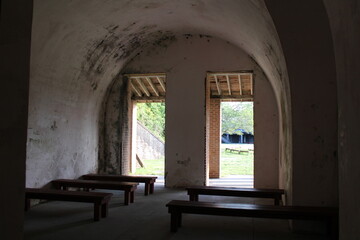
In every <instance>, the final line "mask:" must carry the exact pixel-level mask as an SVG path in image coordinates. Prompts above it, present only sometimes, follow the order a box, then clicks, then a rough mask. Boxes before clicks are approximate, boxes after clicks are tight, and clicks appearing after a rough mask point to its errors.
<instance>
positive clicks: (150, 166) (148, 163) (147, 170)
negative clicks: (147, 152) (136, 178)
mask: <svg viewBox="0 0 360 240" xmlns="http://www.w3.org/2000/svg"><path fill="white" fill-rule="evenodd" d="M142 162H143V164H144V166H145V167H144V168H141V167H138V168H136V172H135V174H136V175H160V176H163V175H164V167H165V166H164V165H165V162H164V158H161V159H144V160H142Z"/></svg>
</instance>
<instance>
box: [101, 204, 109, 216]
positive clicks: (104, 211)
mask: <svg viewBox="0 0 360 240" xmlns="http://www.w3.org/2000/svg"><path fill="white" fill-rule="evenodd" d="M108 213H109V205H108V203H103V204H102V205H101V217H103V218H106V217H107V216H108Z"/></svg>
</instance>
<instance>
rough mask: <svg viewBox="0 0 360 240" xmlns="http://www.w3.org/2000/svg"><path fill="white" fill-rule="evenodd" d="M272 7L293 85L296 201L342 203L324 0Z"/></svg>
mask: <svg viewBox="0 0 360 240" xmlns="http://www.w3.org/2000/svg"><path fill="white" fill-rule="evenodd" d="M267 5H268V8H269V11H270V14H271V15H272V17H273V19H274V23H275V26H276V27H277V31H278V34H279V37H280V41H281V43H282V48H283V51H284V55H285V58H286V63H287V69H288V74H289V81H290V87H291V104H292V118H293V124H292V129H293V130H292V131H293V137H292V139H293V141H292V142H293V165H292V172H291V174H292V179H293V182H292V190H293V200H292V203H293V204H294V205H330V206H337V204H338V178H337V171H338V163H337V131H336V129H337V103H336V100H337V98H336V96H337V92H336V91H337V89H336V75H335V59H334V55H333V45H332V38H331V32H330V28H329V23H328V20H327V16H326V12H325V8H324V6H323V4H322V1H320V0H318V1H312V4H311V5H309V4H307V3H306V2H298V1H287V2H286V3H285V2H281V3H280V2H278V1H267ZM304 12H306V15H304V14H303V13H304ZM305 16H306V17H305Z"/></svg>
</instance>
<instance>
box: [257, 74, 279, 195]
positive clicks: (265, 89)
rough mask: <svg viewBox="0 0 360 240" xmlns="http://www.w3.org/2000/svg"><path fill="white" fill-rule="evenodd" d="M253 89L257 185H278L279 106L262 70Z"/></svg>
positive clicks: (261, 186)
mask: <svg viewBox="0 0 360 240" xmlns="http://www.w3.org/2000/svg"><path fill="white" fill-rule="evenodd" d="M256 72H257V74H256V76H255V80H254V81H255V89H254V133H255V145H254V148H255V158H254V187H255V188H272V189H274V188H275V189H276V188H279V109H278V106H277V104H276V99H275V95H274V92H273V91H272V87H271V85H270V83H269V81H268V80H267V78H266V77H265V76H264V74H263V72H262V71H261V69H258V70H256Z"/></svg>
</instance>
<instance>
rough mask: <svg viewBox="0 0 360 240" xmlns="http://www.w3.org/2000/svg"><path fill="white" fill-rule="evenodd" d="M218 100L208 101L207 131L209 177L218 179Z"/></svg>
mask: <svg viewBox="0 0 360 240" xmlns="http://www.w3.org/2000/svg"><path fill="white" fill-rule="evenodd" d="M220 104H221V101H220V99H210V107H209V114H210V131H209V133H210V134H209V177H210V178H219V177H220V144H221V142H220V131H221V114H220V113H221V111H220V109H221V108H220Z"/></svg>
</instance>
